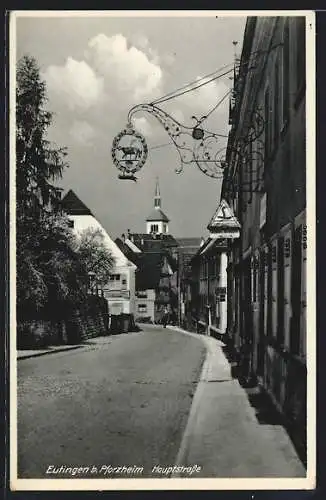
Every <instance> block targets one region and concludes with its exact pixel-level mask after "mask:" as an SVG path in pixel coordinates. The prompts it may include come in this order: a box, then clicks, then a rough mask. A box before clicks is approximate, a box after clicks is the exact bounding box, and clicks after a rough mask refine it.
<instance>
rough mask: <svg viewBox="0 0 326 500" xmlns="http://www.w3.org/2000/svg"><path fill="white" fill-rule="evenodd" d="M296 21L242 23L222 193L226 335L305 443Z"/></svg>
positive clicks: (301, 102)
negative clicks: (226, 235)
mask: <svg viewBox="0 0 326 500" xmlns="http://www.w3.org/2000/svg"><path fill="white" fill-rule="evenodd" d="M305 77H306V64H305V18H304V17H259V18H254V17H251V18H248V20H247V24H246V28H245V34H244V40H243V49H242V54H241V58H240V60H239V61H237V64H236V67H235V72H234V92H233V96H232V99H231V103H230V125H231V130H230V133H229V140H228V149H227V162H226V169H225V172H224V180H223V187H222V196H223V197H224V198H225V199H226V200H227V202H228V203H229V205H230V207H231V208H232V209H233V211H234V213H235V215H236V217H237V218H238V220H239V222H240V225H241V233H240V238H239V239H238V240H235V241H233V242H232V243H231V244H229V250H228V252H229V264H228V306H229V307H228V322H227V334H228V337H229V340H230V342H231V343H232V344H233V346H234V349H235V351H236V352H237V354H238V359H239V363H240V364H241V365H242V366H243V369H244V371H245V373H246V376H247V377H248V380H249V379H256V380H258V382H259V383H260V384H261V385H262V386H263V387H264V388H265V389H266V390H267V391H268V393H269V394H270V396H271V397H272V399H273V400H274V403H275V404H276V405H277V407H278V408H279V410H280V411H281V412H282V413H283V415H285V416H286V418H287V419H288V421H289V422H290V423H291V426H292V429H293V432H294V434H295V435H296V436H297V437H296V439H297V441H298V442H299V443H300V445H301V444H302V446H303V447H304V446H305V442H306V248H307V227H306V189H305V186H306V118H305V117H306V110H305Z"/></svg>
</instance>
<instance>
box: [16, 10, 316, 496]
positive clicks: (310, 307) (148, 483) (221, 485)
mask: <svg viewBox="0 0 326 500" xmlns="http://www.w3.org/2000/svg"><path fill="white" fill-rule="evenodd" d="M158 16H161V17H196V18H198V17H212V16H218V17H240V16H293V17H295V16H306V21H307V30H306V41H307V43H306V55H307V71H306V75H307V78H306V127H307V151H306V158H307V176H306V188H307V227H308V242H309V245H308V248H307V262H308V263H309V272H307V297H308V298H309V300H307V330H308V331H309V332H310V333H309V334H308V335H307V339H308V338H309V342H307V371H308V380H307V392H308V402H307V408H308V412H307V413H308V416H307V420H308V425H307V476H306V478H282V479H281V478H275V479H274V478H244V479H236V478H217V479H214V478H209V479H208V478H202V479H194V478H191V479H178V478H175V479H174V478H171V479H18V478H17V386H16V383H14V382H15V381H16V380H17V356H16V355H17V350H16V308H15V300H16V280H15V278H16V261H15V250H16V199H15V167H14V166H15V134H16V132H15V130H16V123H15V114H16V112H15V69H16V45H15V42H16V20H17V18H19V17H30V18H31V17H33V18H35V17H40V18H42V17H92V18H94V17H158ZM308 26H309V29H308ZM9 52H10V54H9V59H10V67H9V85H10V89H9V95H10V105H9V110H10V111H9V115H10V117H9V118H10V143H9V150H10V172H9V188H10V214H9V221H10V267H9V268H10V316H9V317H10V333H11V338H10V344H11V349H10V354H9V359H10V381H11V383H10V426H9V428H10V487H11V490H12V491H28V490H29V491H31V490H34V491H37V490H39V491H41V490H43V491H44V490H47V491H50V490H66V491H68V490H79V491H80V490H87V491H97V490H104V491H105V490H108V491H109V490H247V489H248V490H265V489H266V490H271V489H272V490H277V489H281V490H290V489H313V488H314V487H315V480H316V307H315V305H316V276H315V264H316V256H315V220H316V214H315V164H316V161H315V160H316V157H315V132H316V130H315V107H316V103H315V72H316V60H315V13H314V12H313V11H310V10H287V11H280V10H266V11H263V10H261V11H252V10H251V11H250V10H243V11H241V10H239V11H228V10H220V11H213V10H211V11H196V10H193V11H182V10H178V11H168V10H161V11H151V10H148V11H125V10H123V11H119V10H117V11H101V10H98V11H78V10H76V11H47V10H43V11H21V10H18V11H12V12H11V13H10V30H9ZM308 172H309V175H308ZM307 268H308V266H307ZM267 452H268V450H267Z"/></svg>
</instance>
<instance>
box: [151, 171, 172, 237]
mask: <svg viewBox="0 0 326 500" xmlns="http://www.w3.org/2000/svg"><path fill="white" fill-rule="evenodd" d="M146 232H147V234H168V232H169V219H168V217H167V216H166V215H165V213H164V212H163V211H162V208H161V193H160V186H159V181H158V178H156V186H155V194H154V210H152V212H151V213H150V215H149V216H148V217H147V219H146Z"/></svg>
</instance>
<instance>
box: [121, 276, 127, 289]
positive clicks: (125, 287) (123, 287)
mask: <svg viewBox="0 0 326 500" xmlns="http://www.w3.org/2000/svg"><path fill="white" fill-rule="evenodd" d="M121 284H122V286H121V288H122V289H123V290H126V289H127V276H126V275H125V274H122V275H121Z"/></svg>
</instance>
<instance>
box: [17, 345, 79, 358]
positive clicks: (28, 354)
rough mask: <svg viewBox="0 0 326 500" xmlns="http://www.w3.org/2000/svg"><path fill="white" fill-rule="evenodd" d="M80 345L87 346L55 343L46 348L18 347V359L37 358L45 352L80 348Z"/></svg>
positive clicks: (50, 352)
mask: <svg viewBox="0 0 326 500" xmlns="http://www.w3.org/2000/svg"><path fill="white" fill-rule="evenodd" d="M80 347H85V345H84V344H78V345H55V346H49V347H47V348H45V349H18V350H17V359H27V358H35V357H37V356H44V354H52V353H56V352H63V351H72V350H74V349H79V348H80Z"/></svg>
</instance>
